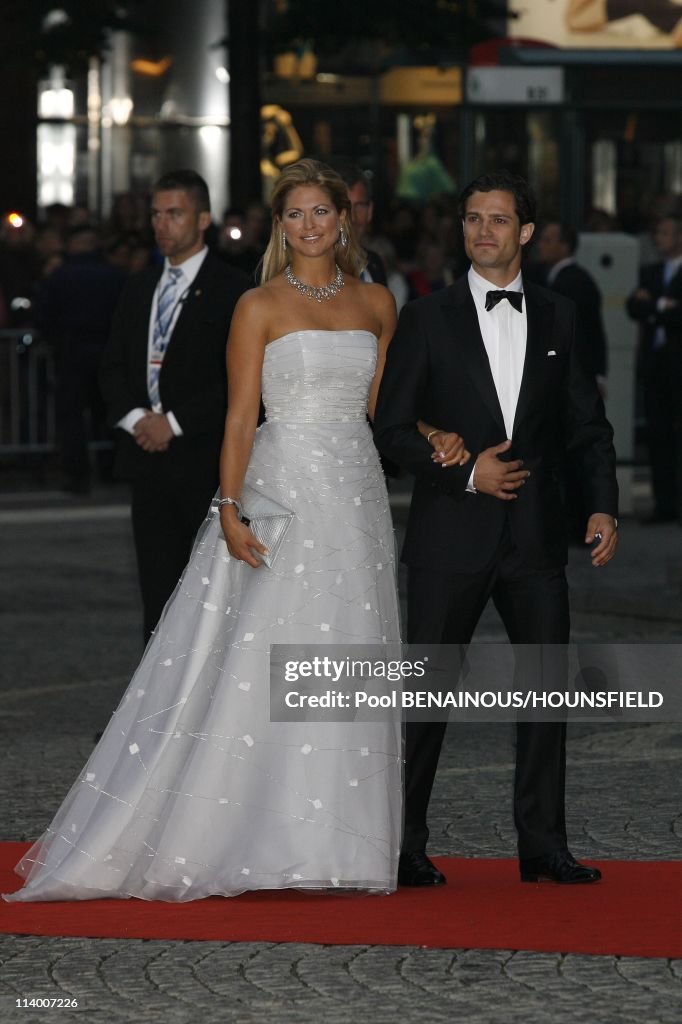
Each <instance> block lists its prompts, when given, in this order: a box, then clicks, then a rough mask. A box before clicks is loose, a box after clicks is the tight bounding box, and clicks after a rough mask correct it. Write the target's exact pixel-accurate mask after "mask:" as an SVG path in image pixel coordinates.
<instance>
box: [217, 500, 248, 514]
mask: <svg viewBox="0 0 682 1024" xmlns="http://www.w3.org/2000/svg"><path fill="white" fill-rule="evenodd" d="M226 505H234V507H235V509H236V510H237V515H238V517H239V518H240V519H241V515H242V506H241V502H240V501H239V499H238V498H221V499H220V501H219V502H218V511H220V509H221V508H225V506H226Z"/></svg>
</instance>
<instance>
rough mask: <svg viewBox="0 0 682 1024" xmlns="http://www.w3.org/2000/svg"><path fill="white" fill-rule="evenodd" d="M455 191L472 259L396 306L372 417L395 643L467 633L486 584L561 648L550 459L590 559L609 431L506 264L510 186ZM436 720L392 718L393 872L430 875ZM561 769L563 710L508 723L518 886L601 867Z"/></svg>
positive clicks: (575, 360)
mask: <svg viewBox="0 0 682 1024" xmlns="http://www.w3.org/2000/svg"><path fill="white" fill-rule="evenodd" d="M460 204H461V214H462V221H463V228H464V241H465V247H466V250H467V255H468V256H469V258H470V260H471V269H470V270H469V273H468V275H467V276H465V277H462V278H460V279H459V280H458V281H456V282H455V284H454V285H452V286H450V287H448V288H445V289H443V290H442V291H439V292H435V293H433V294H432V295H429V296H426V297H424V298H422V299H418V300H417V301H416V302H412V303H409V304H408V305H407V306H405V307H404V309H403V310H402V312H401V315H400V320H399V323H398V327H397V330H396V334H395V336H394V338H393V341H392V342H391V345H390V346H389V350H388V356H387V362H386V368H385V370H384V375H383V379H382V383H381V389H380V393H379V399H378V404H377V410H376V417H375V437H376V441H377V444H378V446H379V449H380V450H382V451H384V452H386V453H387V454H388V455H389V456H390V457H391V458H392V459H395V460H396V461H398V462H400V463H402V465H403V466H404V467H405V468H406V469H408V470H410V471H411V472H412V473H413V474H414V475H415V477H416V483H415V489H414V495H413V498H412V506H411V509H410V516H409V521H408V526H407V534H406V538H405V546H404V550H403V559H404V561H405V562H407V564H408V567H409V584H408V641H409V642H410V643H416V644H419V643H445V644H467V643H468V642H469V641H470V639H471V637H472V635H473V632H474V629H475V628H476V624H477V622H478V620H479V618H480V615H481V613H482V611H483V609H484V607H485V605H486V604H487V602H488V600H489V598H491V597H492V599H493V601H494V603H495V605H496V607H497V609H498V611H499V613H500V616H501V618H502V621H503V623H504V625H505V628H506V630H507V633H508V635H509V639H510V640H511V642H512V643H520V644H565V643H567V641H568V636H569V609H568V593H567V584H566V576H565V572H564V565H565V562H566V536H565V523H564V514H563V508H562V504H561V497H560V489H559V474H558V468H557V467H558V465H559V463H560V460H561V457H562V454H563V452H564V450H565V448H566V447H567V446H568V447H570V448H571V449H572V450H573V452H574V453H575V456H576V458H579V459H580V462H581V465H582V472H583V476H584V480H585V486H586V493H587V496H588V498H589V504H590V508H591V510H592V514H591V515H590V517H589V520H588V522H587V525H586V532H585V542H586V543H588V544H593V543H594V542H595V541H596V544H595V547H594V548H593V550H592V562H593V564H594V565H595V566H602V565H605V564H606V563H607V562H608V561H609V560H610V559H611V558H612V556H613V554H614V552H615V549H616V543H617V538H616V521H615V518H614V517H615V515H616V505H617V484H616V475H615V453H614V450H613V444H612V435H613V432H612V429H611V427H610V425H609V424H608V422H607V420H606V419H605V416H604V408H603V404H602V401H601V398H600V396H599V393H598V391H597V388H596V385H595V381H594V377H593V376H592V374H591V373H590V372H589V369H588V368H587V367H586V365H585V364H584V360H583V358H582V349H581V347H580V346H578V345H577V344H576V335H575V328H576V317H575V306H574V305H573V303H572V302H570V301H569V300H568V299H565V298H564V297H563V296H561V295H557V294H555V293H553V292H549V291H547V290H545V289H544V288H541V287H539V286H537V285H533V284H532V283H531V282H527V281H525V279H524V278H523V276H522V274H521V256H522V249H523V246H524V245H525V244H526V243H527V242H528V241H529V240H530V237H531V235H532V233H533V227H534V219H535V211H534V202H533V199H532V196H531V194H530V191H529V189H528V186H527V185H526V183H525V182H524V181H523V179H521V178H518V177H517V176H515V175H510V174H508V173H507V172H498V173H495V174H489V175H484V176H483V177H481V178H478V179H477V180H476V181H475V182H473V183H472V184H471V185H470V186H469V187H468V188H466V189H465V190H464V192H463V193H462V196H461V200H460ZM416 424H418V426H416ZM453 433H454V434H458V435H461V437H462V438H463V439H464V441H465V444H466V446H467V449H469V451H470V452H471V460H470V462H469V463H468V464H466V465H462V464H451V465H447V464H445V463H443V461H442V458H441V456H439V454H438V453H439V452H440V451H444V450H447V449H448V447H449V444H450V442H451V441H452V438H448V436H447V435H448V434H453ZM424 435H426V439H425V436H424ZM427 442H430V443H427ZM434 449H435V451H434ZM444 466H445V468H444ZM472 467H473V468H472ZM599 535H600V536H601V539H600V538H599ZM444 730H445V725H444V723H440V722H423V723H422V722H414V723H408V726H407V736H406V767H405V835H404V841H403V852H402V854H401V858H400V869H399V875H398V880H399V882H400V883H401V884H403V885H434V884H438V883H441V882H444V881H445V879H444V878H443V876H442V874H441V873H440V872H439V871H437V869H436V868H435V867H434V865H433V864H432V863H431V861H430V860H429V858H428V857H427V856H426V843H427V839H428V834H429V833H428V828H427V825H426V814H427V808H428V802H429V797H430V793H431V787H432V784H433V779H434V776H435V772H436V766H437V763H438V756H439V753H440V747H441V743H442V739H443V735H444ZM564 773H565V723H561V722H549V723H544V722H538V723H531V722H520V723H519V724H518V725H517V743H516V778H515V785H514V817H515V823H516V828H517V832H518V851H519V858H520V862H521V878H522V880H524V881H531V880H537V879H539V878H549V879H551V880H553V881H555V882H565V883H573V882H592V881H595V880H597V879H598V878H599V877H600V876H599V872H598V871H597V870H596V869H594V868H588V867H585V866H584V865H582V864H578V863H577V862H576V861H575V860H574V859H573V857H572V856H571V854H570V852H569V850H568V846H567V838H566V826H565V820H564Z"/></svg>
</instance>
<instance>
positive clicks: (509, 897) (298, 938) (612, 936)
mask: <svg viewBox="0 0 682 1024" xmlns="http://www.w3.org/2000/svg"><path fill="white" fill-rule="evenodd" d="M27 848H28V844H26V843H0V892H10V891H12V890H14V889H17V888H18V887H19V881H20V880H19V879H18V878H17V876H16V875H14V874H13V873H12V868H13V866H14V864H15V863H16V862H17V860H18V859H19V857H20V856H21V855H22V853H23V852H24V851H25V850H26V849H27ZM437 863H438V866H439V867H440V868H441V869H442V870H443V871H445V873H446V874H447V876H448V879H449V884H448V885H447V886H445V887H443V888H442V889H430V890H415V889H401V890H399V891H398V892H397V893H396V894H394V895H392V896H357V895H351V894H347V895H344V894H342V893H330V894H329V895H327V894H322V895H317V894H312V893H310V894H307V893H296V892H271V893H267V892H260V893H255V894H245V895H243V896H238V897H236V898H234V899H221V898H219V897H214V898H211V899H208V900H200V901H198V902H194V903H181V904H169V903H147V902H144V901H142V900H95V901H87V902H81V903H20V904H8V903H4V902H2V903H0V933H4V934H15V935H16V934H19V935H60V936H90V937H98V938H131V939H133V938H134V939H213V940H219V941H230V942H314V943H323V944H332V945H363V946H364V945H375V944H377V945H392V946H430V947H436V948H452V949H459V948H467V949H525V950H536V951H541V952H559V953H595V954H610V955H621V956H641V957H671V958H675V959H677V958H680V957H682V861H605V862H603V863H602V864H601V867H602V869H603V871H604V876H605V877H604V880H603V881H602V882H600V883H599V884H597V885H588V886H557V885H551V884H543V885H528V884H526V885H521V884H520V883H519V881H518V872H517V866H516V862H515V861H513V860H493V859H481V860H471V859H464V858H454V857H445V858H438V859H437Z"/></svg>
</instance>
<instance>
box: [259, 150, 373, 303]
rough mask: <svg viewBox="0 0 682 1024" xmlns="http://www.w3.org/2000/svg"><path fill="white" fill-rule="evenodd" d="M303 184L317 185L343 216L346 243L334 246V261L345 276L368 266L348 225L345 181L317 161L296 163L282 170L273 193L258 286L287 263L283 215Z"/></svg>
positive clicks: (287, 254) (348, 216)
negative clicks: (269, 229) (270, 228)
mask: <svg viewBox="0 0 682 1024" xmlns="http://www.w3.org/2000/svg"><path fill="white" fill-rule="evenodd" d="M305 185H316V186H317V187H318V188H321V189H322V191H323V192H326V194H327V195H328V196H329V199H330V201H331V202H332V203H333V205H334V206H335V207H336V210H337V212H338V213H339V214H342V213H344V212H345V214H346V217H345V223H344V225H343V230H344V231H345V233H346V237H347V238H348V244H347V245H341V242H340V241H337V243H336V245H335V246H334V249H335V252H336V262H337V263H338V265H339V266H340V267H341V269H342V270H343V271H344V273H346V274H352V275H353V277H359V276H360V272H361V271H362V270H363V269H364V267H365V266H366V264H367V258H366V256H365V254H364V251H363V250H362V249H361V248H360V245H359V243H358V240H357V238H356V237H355V233H354V231H353V225H352V224H351V219H350V199H349V198H348V189H347V187H346V183H345V181H344V180H343V178H341V177H340V175H338V174H337V173H336V171H334V170H332V168H331V167H328V166H327V165H326V164H323V163H320V161H319V160H310V159H305V160H299V161H297V163H295V164H290V165H289V166H288V167H285V168H284V170H283V171H282V173H281V175H280V177H279V178H278V180H277V184H276V185H275V188H274V191H273V193H272V231H271V233H270V241H269V242H268V247H267V249H266V250H265V254H264V256H263V263H262V269H261V276H260V280H261V284H265V282H266V281H270V280H271V279H272V278H273V277H277V275H278V274H281V273H282V271H283V270H284V268H285V267H286V265H287V264H288V263H289V250H288V249H285V248H284V246H283V244H282V240H283V238H284V230H283V228H282V213H283V212H284V205H285V203H286V198H287V196H288V195H289V193H290V192H291V190H292V189H294V188H300V187H301V186H305Z"/></svg>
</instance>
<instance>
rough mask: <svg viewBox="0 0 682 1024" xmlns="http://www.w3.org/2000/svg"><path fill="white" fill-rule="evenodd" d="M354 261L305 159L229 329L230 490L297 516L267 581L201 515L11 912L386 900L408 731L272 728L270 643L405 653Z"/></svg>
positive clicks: (367, 333)
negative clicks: (285, 898) (240, 901)
mask: <svg viewBox="0 0 682 1024" xmlns="http://www.w3.org/2000/svg"><path fill="white" fill-rule="evenodd" d="M361 265H362V264H361V258H360V250H359V249H358V247H357V244H356V242H355V241H354V238H353V235H352V228H351V225H350V219H349V202H348V198H347V194H346V189H345V186H344V185H343V183H342V182H341V180H340V179H339V178H337V176H336V175H335V174H334V173H333V172H331V171H330V170H329V169H328V168H326V167H324V165H321V164H317V163H316V162H314V161H310V160H303V161H301V162H300V163H298V164H296V165H293V166H292V167H290V168H288V169H287V170H286V171H285V172H284V173H283V174H282V176H281V178H280V179H279V182H278V184H277V187H276V189H275V192H274V195H273V230H272V237H271V241H270V245H269V248H268V251H267V253H266V255H265V259H264V270H263V284H262V285H261V287H260V288H257V289H254V290H252V291H250V292H247V293H246V294H245V295H244V296H243V297H242V299H241V300H240V302H239V305H238V307H237V310H236V312H235V315H234V318H233V324H232V329H231V332H230V340H229V344H228V380H229V411H228V416H227V420H226V428H225V440H224V444H223V452H222V456H221V492H222V495H223V497H225V498H234V497H238V496H239V495H240V494H241V493H242V489H243V486H244V485H245V484H246V485H247V486H248V487H249V488H250V489H251V491H254V490H255V491H258V492H260V493H262V494H265V495H267V497H269V498H272V499H274V500H275V501H277V502H279V503H280V504H281V505H284V506H286V507H287V508H289V509H290V510H291V511H292V512H293V513H294V518H293V520H292V522H291V524H290V526H289V528H288V530H287V533H286V535H285V537H284V541H283V542H282V545H281V547H280V549H279V551H278V553H277V555H276V558H275V559H274V561H273V564H272V566H271V567H266V566H265V565H262V564H261V562H260V560H259V558H258V555H259V554H263V553H264V549H263V547H262V545H260V544H259V543H258V541H257V540H256V538H255V536H254V535H253V533H252V532H251V530H250V529H249V528H248V527H247V526H246V525H245V524H244V523H243V522H240V520H239V518H238V516H237V512H236V507H235V505H234V504H231V503H223V504H222V506H221V507H220V509H219V510H218V508H217V502H214V506H213V507H212V509H211V510H210V512H209V516H208V518H207V520H206V523H205V525H204V527H203V528H202V530H201V531H200V533H199V536H198V537H197V541H196V544H195V548H194V551H193V553H192V557H191V559H190V562H189V564H188V566H187V569H186V570H185V573H184V574H183V577H182V579H181V581H180V583H179V584H178V587H177V589H176V591H175V594H174V595H173V597H172V598H171V600H170V601H169V603H168V605H167V606H166V609H165V611H164V614H163V616H162V619H161V621H160V623H159V625H158V627H157V629H156V631H155V634H154V636H153V637H152V639H151V641H150V643H149V646H148V647H147V650H146V652H145V654H144V657H143V659H142V662H141V664H140V666H139V668H138V669H137V672H136V673H135V676H134V677H133V679H132V682H131V683H130V686H129V687H128V689H127V691H126V693H125V695H124V697H123V699H122V701H121V704H120V706H119V707H118V709H117V710H116V712H115V713H114V715H113V717H112V719H111V721H110V723H109V725H108V727H107V729H106V731H105V733H104V735H103V737H102V739H101V741H100V743H99V744H98V746H97V747H96V749H95V750H94V752H93V754H92V756H91V757H90V760H89V761H88V763H87V764H86V766H85V768H84V769H83V771H82V772H81V775H80V776H79V778H78V780H77V781H76V783H75V785H74V786H73V788H72V789H71V791H70V793H69V794H68V796H67V797H66V799H65V801H64V803H63V804H62V806H61V808H60V809H59V811H58V812H57V814H56V816H55V818H54V820H53V822H52V824H51V825H50V827H49V828H48V829H47V831H46V832H45V834H44V835H43V836H42V837H41V839H40V840H38V842H36V843H35V844H34V845H33V847H32V848H31V850H30V851H29V852H28V853H27V854H26V856H25V857H24V858H23V859H22V860H21V861H20V863H19V865H18V866H17V871H18V873H19V874H20V875H22V876H23V877H24V878H25V884H24V887H23V888H22V889H21V890H19V891H18V892H17V893H15V894H13V895H12V896H11V897H10V899H13V900H26V901H29V900H74V899H96V898H101V897H116V898H126V897H130V896H135V897H140V898H142V899H155V900H157V899H160V900H170V901H184V900H192V899H198V898H201V897H204V896H209V895H213V894H220V895H223V896H231V895H235V894H237V893H240V892H244V891H245V890H252V889H279V888H286V887H297V888H304V887H309V888H326V887H328V888H330V889H334V888H341V887H351V888H356V889H367V890H374V891H381V892H390V891H391V890H393V889H394V888H395V885H396V872H397V864H398V854H399V844H400V831H401V737H400V723H399V722H398V721H388V720H387V721H384V722H373V723H367V722H365V723H362V722H352V721H351V722H341V723H340V722H331V721H325V722H298V723H297V722H289V723H278V722H270V720H269V647H270V645H271V644H274V643H287V644H357V643H376V644H381V643H384V642H388V643H391V642H395V641H398V640H399V625H398V603H397V591H396V576H395V564H394V542H393V531H392V524H391V517H390V511H389V506H388V500H387V495H386V488H385V485H384V480H383V476H382V473H381V468H380V465H379V459H378V456H377V453H376V450H375V448H374V445H373V442H372V436H371V432H370V428H369V426H368V424H367V412H369V415H370V416H371V415H372V412H373V409H374V403H375V400H376V394H377V389H378V385H379V380H380V376H381V370H382V367H383V363H384V357H385V352H386V347H387V345H388V342H389V340H390V337H391V334H392V332H393V329H394V326H395V309H394V305H393V300H392V298H391V296H390V294H389V292H388V291H387V290H386V289H384V288H382V287H381V286H380V285H368V284H363V283H360V281H359V280H358V278H357V276H356V275H357V274H358V273H359V270H360V268H361ZM200 341H201V339H200V338H198V339H197V343H200ZM261 391H262V396H263V402H264V404H265V408H266V417H267V418H266V422H265V423H264V424H263V426H261V427H260V428H258V429H256V426H257V420H258V412H259V403H260V398H261ZM161 514H162V513H161ZM349 653H350V652H349Z"/></svg>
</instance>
